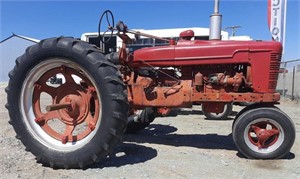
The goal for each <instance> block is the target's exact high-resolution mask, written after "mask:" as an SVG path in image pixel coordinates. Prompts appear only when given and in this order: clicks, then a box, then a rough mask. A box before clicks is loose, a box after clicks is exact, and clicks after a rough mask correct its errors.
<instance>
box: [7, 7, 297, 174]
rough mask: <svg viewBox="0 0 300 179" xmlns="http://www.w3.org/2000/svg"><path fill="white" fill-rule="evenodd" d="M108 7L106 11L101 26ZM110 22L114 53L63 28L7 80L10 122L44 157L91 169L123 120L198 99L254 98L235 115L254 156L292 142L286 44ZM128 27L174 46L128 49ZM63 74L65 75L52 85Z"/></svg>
mask: <svg viewBox="0 0 300 179" xmlns="http://www.w3.org/2000/svg"><path fill="white" fill-rule="evenodd" d="M110 16H112V14H111V12H110V11H105V13H104V14H103V15H102V16H101V19H100V23H99V29H100V26H101V22H102V21H104V20H105V19H106V20H108V19H110V18H112V19H113V16H112V17H110ZM108 21H109V20H108ZM113 31H117V35H118V36H119V37H120V38H121V39H122V40H123V45H122V47H121V48H120V49H119V50H118V52H113V53H110V54H108V55H103V54H102V53H101V51H100V50H99V49H98V48H97V47H95V46H94V45H91V44H89V43H87V42H83V41H80V40H77V39H74V38H66V37H58V38H49V39H45V40H42V41H40V42H39V43H38V44H36V45H33V46H31V47H29V48H27V50H26V53H25V54H24V55H22V56H20V57H19V58H18V59H17V60H16V65H15V67H14V69H13V70H12V71H11V72H10V73H9V77H10V81H9V85H8V87H7V88H6V92H7V101H8V102H7V104H6V107H7V109H8V110H9V115H10V118H11V120H10V121H9V123H10V124H11V125H12V126H13V128H14V129H15V131H16V133H17V136H16V137H17V138H18V139H20V140H21V141H22V142H23V144H24V145H25V147H26V150H27V151H30V152H32V153H33V154H34V155H35V156H36V159H37V161H38V162H40V163H43V164H44V165H46V166H50V167H53V168H85V167H87V166H88V165H90V164H92V163H94V162H98V161H99V160H100V159H102V158H104V157H105V156H107V155H108V154H109V153H110V152H112V150H113V149H114V147H115V146H116V145H117V144H118V143H119V142H120V141H121V138H122V135H123V134H124V132H125V131H126V129H127V131H128V132H135V131H137V130H140V129H143V128H144V127H145V126H147V125H148V124H149V123H150V122H151V121H153V119H154V118H155V117H156V116H158V115H166V114H167V113H168V112H169V111H170V109H172V108H191V107H192V105H193V104H195V103H198V104H202V105H203V106H204V108H205V110H206V111H207V112H211V113H220V112H222V111H223V108H224V106H226V105H227V104H231V103H233V102H248V103H253V105H250V106H247V107H245V108H244V109H243V110H242V111H240V112H239V113H238V114H237V116H236V118H235V120H234V122H233V126H232V130H233V131H232V136H233V140H234V142H235V144H236V146H237V149H238V151H239V152H240V153H241V154H243V155H244V156H246V157H247V158H254V159H276V158H281V157H284V156H285V155H286V154H287V153H288V152H289V151H290V149H291V147H292V145H293V143H294V140H295V127H294V124H293V123H292V121H291V119H290V118H289V117H288V116H287V115H286V114H285V113H284V112H282V111H281V110H280V109H279V108H277V107H275V106H274V105H275V104H279V99H280V94H279V93H276V91H275V88H276V83H277V75H278V70H279V65H280V60H281V53H282V46H281V44H280V43H278V42H274V41H270V42H265V41H220V40H192V39H191V38H192V36H193V32H192V31H185V32H182V33H181V34H180V37H181V39H180V40H178V41H175V40H172V39H163V38H158V37H155V36H152V35H148V34H142V33H140V32H136V31H133V30H130V29H128V28H127V26H126V25H125V24H124V23H123V22H121V21H119V22H118V23H117V25H116V27H114V23H113V22H109V27H108V29H107V33H111V34H112V32H113ZM127 34H135V35H136V37H137V38H138V36H145V37H150V38H156V39H159V40H164V41H167V42H168V45H165V46H159V47H147V48H142V49H138V50H135V51H133V52H130V51H128V49H127V48H126V45H127V44H130V43H134V39H132V38H129V36H128V35H127ZM99 35H100V36H101V34H100V33H99ZM58 74H60V75H63V76H64V78H65V82H64V83H63V84H61V85H58V84H51V83H50V82H49V81H50V79H51V78H52V77H54V76H56V75H58ZM128 121H129V123H128ZM127 123H128V127H127ZM195 142H197V141H195Z"/></svg>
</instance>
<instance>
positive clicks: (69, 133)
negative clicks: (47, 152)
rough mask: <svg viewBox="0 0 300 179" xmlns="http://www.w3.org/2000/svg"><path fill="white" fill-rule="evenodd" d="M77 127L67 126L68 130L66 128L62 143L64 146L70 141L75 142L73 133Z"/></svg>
mask: <svg viewBox="0 0 300 179" xmlns="http://www.w3.org/2000/svg"><path fill="white" fill-rule="evenodd" d="M75 127H76V124H74V125H66V128H65V132H64V134H63V136H62V138H61V142H62V143H63V144H66V143H67V142H68V141H69V140H70V139H71V140H72V141H73V136H72V133H73V131H74V129H75Z"/></svg>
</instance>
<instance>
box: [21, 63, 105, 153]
mask: <svg viewBox="0 0 300 179" xmlns="http://www.w3.org/2000/svg"><path fill="white" fill-rule="evenodd" d="M57 74H61V75H62V76H63V78H64V79H65V80H64V81H65V82H64V83H63V84H62V85H60V86H58V87H55V86H50V85H49V82H48V79H49V78H51V77H52V76H53V75H57ZM76 78H77V80H76ZM79 80H81V83H79ZM43 94H46V95H48V98H50V100H49V101H50V103H49V101H47V102H45V101H44V98H42V95H43ZM100 101H101V100H100V93H99V90H98V89H97V87H96V85H95V82H94V81H93V78H92V77H91V75H90V74H89V73H88V72H87V71H86V70H85V69H83V68H82V67H79V66H78V65H77V64H75V63H74V62H71V61H69V60H66V59H58V58H55V59H48V60H46V61H43V62H41V63H39V64H38V65H36V66H35V67H34V68H33V69H32V70H31V71H30V72H29V73H28V75H27V77H26V79H25V80H24V83H23V86H22V89H21V96H20V108H21V112H22V116H23V120H24V121H25V124H26V126H27V128H28V129H29V131H30V133H31V135H33V136H34V138H36V139H37V140H38V141H39V142H40V143H42V144H43V145H45V146H47V147H48V148H51V149H53V150H59V151H72V150H76V149H79V148H81V147H82V146H84V145H86V144H87V143H89V141H90V140H91V139H92V138H93V137H94V135H95V133H96V131H97V129H98V128H99V125H100V119H101V106H100ZM43 103H46V106H47V109H48V110H49V111H45V110H43V108H44V107H45V105H44V104H43ZM57 108H58V109H57ZM53 121H55V122H53Z"/></svg>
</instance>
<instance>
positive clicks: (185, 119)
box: [0, 85, 300, 179]
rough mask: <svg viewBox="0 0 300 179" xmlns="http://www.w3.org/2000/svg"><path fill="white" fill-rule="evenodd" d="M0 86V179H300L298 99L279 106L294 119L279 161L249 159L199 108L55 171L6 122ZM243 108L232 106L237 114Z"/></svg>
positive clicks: (223, 125)
mask: <svg viewBox="0 0 300 179" xmlns="http://www.w3.org/2000/svg"><path fill="white" fill-rule="evenodd" d="M4 86H5V85H0V125H1V126H2V127H1V130H0V161H1V163H0V178H1V179H2V178H3V179H4V178H5V179H6V178H74V179H75V178H76V179H78V178H300V140H299V138H300V117H299V116H300V104H299V103H297V102H290V101H284V102H282V103H281V105H279V107H280V108H281V109H282V110H283V111H285V112H286V113H287V114H288V115H289V116H290V117H291V118H292V119H293V121H294V123H295V126H296V132H297V136H296V141H295V144H294V146H293V148H292V150H291V152H290V153H289V154H288V155H287V156H286V157H285V158H284V159H280V160H249V159H246V158H244V157H243V156H241V154H239V153H238V152H237V149H236V147H235V145H234V143H233V140H232V136H231V125H232V121H233V118H234V116H232V117H231V118H230V119H228V120H222V121H214V120H206V119H205V117H204V116H203V115H202V112H201V110H200V108H199V107H197V106H196V107H194V108H193V109H182V110H180V111H178V113H179V115H178V116H176V117H165V118H157V119H156V120H155V121H154V123H153V124H152V125H151V126H150V127H149V128H148V129H146V130H144V131H142V132H139V133H138V134H135V135H127V136H124V142H123V143H122V144H120V145H119V146H118V147H117V148H116V149H115V152H114V154H113V155H111V156H110V157H107V158H106V159H104V160H102V161H101V162H99V163H97V164H94V165H92V166H90V168H88V169H86V170H60V169H59V170H54V169H51V168H47V167H43V166H42V165H41V164H37V163H36V161H35V157H34V156H33V155H32V154H31V153H29V152H26V151H25V147H24V146H23V145H22V143H21V142H20V141H19V140H17V139H16V138H15V132H14V130H13V129H12V127H11V126H10V125H9V124H8V122H7V121H8V118H9V116H8V113H7V110H6V109H5V107H4V104H5V103H6V93H5V92H4ZM241 109H242V108H241V107H239V106H235V107H234V113H235V114H236V113H237V112H238V111H240V110H241Z"/></svg>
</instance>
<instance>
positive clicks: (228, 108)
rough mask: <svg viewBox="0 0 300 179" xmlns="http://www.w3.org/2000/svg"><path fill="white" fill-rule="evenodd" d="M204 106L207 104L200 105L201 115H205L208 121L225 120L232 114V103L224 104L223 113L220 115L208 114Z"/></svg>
mask: <svg viewBox="0 0 300 179" xmlns="http://www.w3.org/2000/svg"><path fill="white" fill-rule="evenodd" d="M206 105H209V103H205V104H202V105H201V108H202V112H203V114H204V115H205V117H206V118H207V119H208V120H225V119H227V118H228V116H229V115H230V114H231V113H232V107H233V104H232V103H227V104H225V106H224V110H223V112H222V113H218V114H217V113H212V112H208V111H207V110H206Z"/></svg>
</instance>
